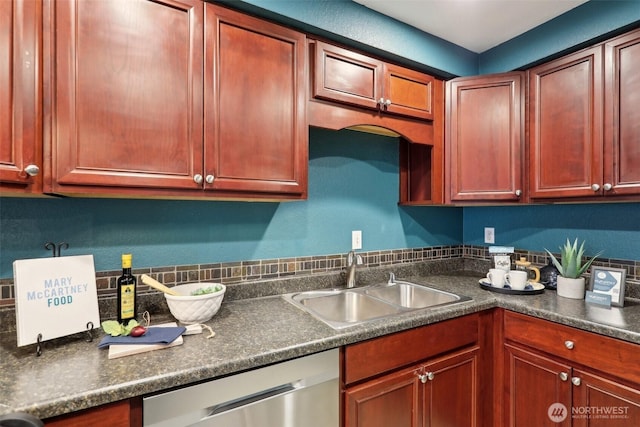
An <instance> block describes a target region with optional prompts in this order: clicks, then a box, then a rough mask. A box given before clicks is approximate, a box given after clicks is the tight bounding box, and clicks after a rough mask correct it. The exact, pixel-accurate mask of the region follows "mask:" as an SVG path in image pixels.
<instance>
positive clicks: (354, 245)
mask: <svg viewBox="0 0 640 427" xmlns="http://www.w3.org/2000/svg"><path fill="white" fill-rule="evenodd" d="M358 249H362V231H361V230H353V231H352V232H351V250H352V251H356V250H358Z"/></svg>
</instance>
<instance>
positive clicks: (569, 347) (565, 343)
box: [564, 341, 573, 350]
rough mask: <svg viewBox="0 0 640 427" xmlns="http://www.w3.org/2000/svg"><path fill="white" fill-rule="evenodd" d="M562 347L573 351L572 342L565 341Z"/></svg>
mask: <svg viewBox="0 0 640 427" xmlns="http://www.w3.org/2000/svg"><path fill="white" fill-rule="evenodd" d="M564 346H565V347H567V348H568V349H569V350H573V341H565V342H564Z"/></svg>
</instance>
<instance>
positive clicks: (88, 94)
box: [45, 0, 204, 195]
mask: <svg viewBox="0 0 640 427" xmlns="http://www.w3.org/2000/svg"><path fill="white" fill-rule="evenodd" d="M52 4H53V6H52V10H50V11H48V12H49V16H48V19H47V20H46V22H48V23H49V25H50V26H49V27H48V28H46V27H45V36H47V37H48V39H46V40H48V43H47V44H46V46H45V48H46V49H48V52H45V53H47V55H46V56H45V57H49V58H51V61H50V63H49V64H48V65H49V67H50V68H49V69H47V70H46V71H47V72H48V73H49V75H48V76H47V77H48V79H47V80H50V81H51V93H50V97H51V111H50V114H51V117H52V126H51V134H50V136H49V137H50V144H49V145H45V149H46V148H48V149H49V153H48V154H49V156H50V159H51V168H50V173H49V175H48V176H47V178H48V179H47V181H46V182H45V191H47V192H53V193H63V194H66V193H122V194H134V195H135V194H140V195H145V194H146V195H150V194H154V192H153V191H152V190H154V189H165V190H166V189H198V188H201V184H198V183H196V182H194V176H195V175H196V174H202V164H203V132H202V129H203V85H202V81H203V78H202V70H203V31H202V29H203V15H204V11H203V4H202V2H201V1H199V0H177V1H173V0H171V1H169V0H160V1H154V2H151V1H146V0H103V1H91V2H86V1H81V0H68V1H57V2H53V3H52Z"/></svg>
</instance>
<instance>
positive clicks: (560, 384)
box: [504, 344, 571, 427]
mask: <svg viewBox="0 0 640 427" xmlns="http://www.w3.org/2000/svg"><path fill="white" fill-rule="evenodd" d="M504 348H505V379H506V394H505V396H504V398H505V403H506V405H505V408H506V409H505V410H506V413H505V417H506V422H505V425H506V426H509V427H518V426H522V427H529V426H536V427H543V426H549V427H557V426H570V425H571V415H570V413H569V412H570V411H571V382H570V378H571V367H570V366H568V365H565V364H563V363H559V362H556V361H554V360H551V359H549V358H546V357H543V356H541V355H538V354H535V353H533V352H530V351H528V350H524V349H521V348H517V347H514V346H511V345H509V344H505V346H504ZM554 404H562V405H564V406H563V407H561V406H558V405H556V406H552V405H554ZM555 407H558V408H559V409H557V410H556V411H555V412H554V409H553V408H555ZM563 408H564V409H563ZM565 409H566V412H563V411H564V410H565ZM552 418H553V419H552Z"/></svg>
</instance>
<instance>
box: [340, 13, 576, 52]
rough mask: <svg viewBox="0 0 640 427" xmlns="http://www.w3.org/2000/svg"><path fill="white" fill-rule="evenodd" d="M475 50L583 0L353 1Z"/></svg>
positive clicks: (530, 27) (544, 20)
mask: <svg viewBox="0 0 640 427" xmlns="http://www.w3.org/2000/svg"><path fill="white" fill-rule="evenodd" d="M353 1H355V2H357V3H360V4H362V5H364V6H366V7H368V8H370V9H373V10H375V11H378V12H380V13H382V14H384V15H387V16H390V17H392V18H395V19H397V20H399V21H402V22H405V23H407V24H409V25H411V26H413V27H416V28H418V29H420V30H422V31H424V32H427V33H429V34H432V35H434V36H437V37H440V38H443V39H445V40H448V41H450V42H452V43H455V44H457V45H459V46H462V47H464V48H466V49H469V50H471V51H473V52H476V53H481V52H484V51H485V50H488V49H491V48H492V47H495V46H497V45H499V44H501V43H503V42H505V41H507V40H509V39H512V38H513V37H516V36H518V35H520V34H522V33H524V32H526V31H528V30H530V29H532V28H534V27H537V26H538V25H540V24H542V23H544V22H546V21H549V20H551V19H553V18H555V17H556V16H558V15H561V14H563V13H565V12H567V11H569V10H571V9H573V8H574V7H576V6H579V5H581V4H582V3H586V2H587V0H353Z"/></svg>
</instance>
